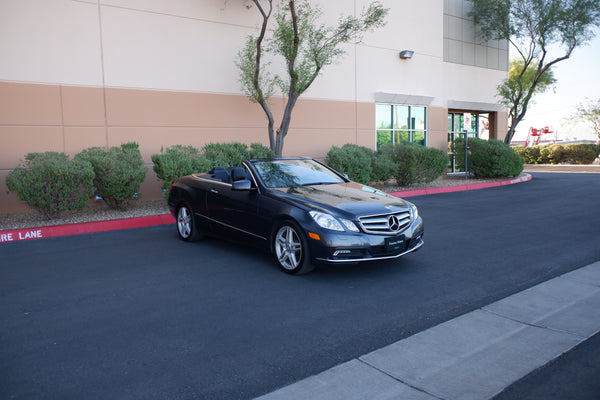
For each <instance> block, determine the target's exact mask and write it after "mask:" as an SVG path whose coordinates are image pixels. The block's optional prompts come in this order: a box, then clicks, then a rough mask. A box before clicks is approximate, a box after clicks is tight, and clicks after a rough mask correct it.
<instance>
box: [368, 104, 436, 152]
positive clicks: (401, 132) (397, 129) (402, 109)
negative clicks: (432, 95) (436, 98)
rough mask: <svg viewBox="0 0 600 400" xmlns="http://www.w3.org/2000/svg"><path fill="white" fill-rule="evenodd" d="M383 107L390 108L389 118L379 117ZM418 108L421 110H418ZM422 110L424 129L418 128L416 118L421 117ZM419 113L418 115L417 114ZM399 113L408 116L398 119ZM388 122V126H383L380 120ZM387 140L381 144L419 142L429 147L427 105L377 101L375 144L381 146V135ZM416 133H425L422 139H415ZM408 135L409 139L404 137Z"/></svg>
mask: <svg viewBox="0 0 600 400" xmlns="http://www.w3.org/2000/svg"><path fill="white" fill-rule="evenodd" d="M381 107H387V108H389V118H385V119H379V117H378V115H379V110H380V109H381ZM417 109H418V110H419V111H418V112H417ZM421 112H422V117H423V129H420V128H419V129H417V127H416V126H417V124H416V122H417V121H416V118H420V116H421ZM417 113H418V115H417ZM398 115H402V116H406V121H402V120H398V119H399V118H398ZM380 121H382V122H384V123H388V122H389V125H387V127H382V126H381V125H385V124H380V123H379V122H380ZM378 125H379V126H378ZM385 133H389V141H387V139H386V138H385ZM381 134H384V135H382V136H383V138H384V140H386V141H385V142H382V143H381V144H382V145H383V144H387V143H391V144H396V143H398V142H401V141H407V142H410V143H417V144H421V145H423V146H425V147H427V106H422V105H412V104H393V103H375V146H376V148H379V147H380V135H381ZM415 134H417V135H418V136H420V135H419V134H422V135H423V138H422V139H415ZM406 135H408V140H406V139H404V138H402V136H404V137H406Z"/></svg>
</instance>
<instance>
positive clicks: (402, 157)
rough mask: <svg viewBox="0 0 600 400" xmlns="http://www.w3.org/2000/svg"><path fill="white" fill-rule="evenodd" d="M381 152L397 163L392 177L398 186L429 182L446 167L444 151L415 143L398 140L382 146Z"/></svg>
mask: <svg viewBox="0 0 600 400" xmlns="http://www.w3.org/2000/svg"><path fill="white" fill-rule="evenodd" d="M381 153H382V154H383V155H384V157H388V158H390V159H391V160H393V162H394V163H395V164H396V165H397V170H396V173H395V174H394V178H395V179H396V181H397V183H398V185H400V186H406V185H411V184H414V183H427V182H431V181H433V180H435V179H437V178H439V177H440V176H441V175H442V174H443V173H444V171H446V169H447V168H448V155H447V154H446V152H445V151H443V150H440V149H435V148H432V147H425V146H422V145H419V144H416V143H409V142H400V143H397V144H395V145H388V146H384V147H382V149H381Z"/></svg>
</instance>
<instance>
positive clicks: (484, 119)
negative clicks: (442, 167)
mask: <svg viewBox="0 0 600 400" xmlns="http://www.w3.org/2000/svg"><path fill="white" fill-rule="evenodd" d="M468 113H469V112H466V113H465V112H449V113H448V152H449V153H448V154H449V155H450V169H451V172H464V169H462V168H458V166H457V165H456V159H455V141H456V140H457V139H460V138H462V139H464V138H465V135H468V137H469V138H481V139H488V138H489V122H488V121H489V117H488V114H478V113H471V124H470V126H465V114H468Z"/></svg>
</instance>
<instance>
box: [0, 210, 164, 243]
mask: <svg viewBox="0 0 600 400" xmlns="http://www.w3.org/2000/svg"><path fill="white" fill-rule="evenodd" d="M172 223H175V220H174V218H173V216H172V215H171V214H161V215H150V216H146V217H136V218H124V219H113V220H108V221H97V222H84V223H81V224H68V225H55V226H44V227H40V228H24V229H15V230H10V231H0V243H6V242H18V241H21V240H32V239H44V238H49V237H58V236H69V235H81V234H84V233H96V232H106V231H116V230H120V229H131V228H143V227H147V226H155V225H167V224H172Z"/></svg>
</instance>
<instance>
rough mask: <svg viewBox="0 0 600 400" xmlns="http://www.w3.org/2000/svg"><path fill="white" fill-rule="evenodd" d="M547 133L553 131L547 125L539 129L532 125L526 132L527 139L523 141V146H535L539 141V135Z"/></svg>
mask: <svg viewBox="0 0 600 400" xmlns="http://www.w3.org/2000/svg"><path fill="white" fill-rule="evenodd" d="M548 133H554V130H553V129H552V128H550V127H548V126H545V127H543V128H541V129H536V128H534V127H531V128H529V133H528V134H527V141H526V142H525V146H524V147H527V146H529V145H531V146H537V145H538V144H539V143H540V137H541V136H542V135H546V134H548ZM530 141H531V142H530Z"/></svg>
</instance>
